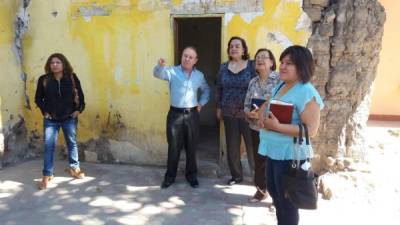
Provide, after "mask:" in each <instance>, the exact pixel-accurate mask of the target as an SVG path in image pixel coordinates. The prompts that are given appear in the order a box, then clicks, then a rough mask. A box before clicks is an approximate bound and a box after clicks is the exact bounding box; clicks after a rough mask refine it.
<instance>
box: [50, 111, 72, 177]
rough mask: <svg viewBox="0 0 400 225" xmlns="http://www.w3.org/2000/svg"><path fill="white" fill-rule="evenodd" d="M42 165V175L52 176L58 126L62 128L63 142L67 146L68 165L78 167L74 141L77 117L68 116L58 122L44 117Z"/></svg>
mask: <svg viewBox="0 0 400 225" xmlns="http://www.w3.org/2000/svg"><path fill="white" fill-rule="evenodd" d="M43 123H44V124H43V128H44V166H43V176H52V175H53V173H54V150H55V148H56V142H57V136H58V132H59V130H60V128H61V129H62V130H63V133H64V138H65V142H66V143H67V147H68V161H69V167H70V168H73V169H77V168H79V159H78V145H77V142H76V127H77V124H78V119H77V118H69V119H67V120H65V121H62V122H58V121H54V120H49V119H44V122H43Z"/></svg>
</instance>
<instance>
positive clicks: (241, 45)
mask: <svg viewBox="0 0 400 225" xmlns="http://www.w3.org/2000/svg"><path fill="white" fill-rule="evenodd" d="M227 52H228V56H229V61H227V62H225V63H223V64H222V65H221V67H220V70H219V75H218V79H217V93H216V99H217V118H218V119H219V120H221V119H223V120H224V126H225V136H226V145H227V159H228V166H229V170H230V172H231V175H232V178H231V179H230V180H229V181H228V184H229V185H233V184H236V183H240V182H242V181H243V172H242V164H241V163H240V142H241V136H243V139H244V142H245V144H246V150H247V158H248V161H249V166H250V169H251V170H253V168H254V159H253V151H257V149H253V144H252V143H251V132H250V128H249V125H248V123H247V121H246V119H245V114H244V111H243V104H244V99H245V97H246V92H247V87H248V85H249V82H250V80H251V79H252V78H253V77H255V76H256V74H255V68H254V62H253V61H250V60H249V58H250V57H249V53H248V49H247V45H246V42H245V40H243V38H240V37H232V38H231V39H230V40H229V42H228V49H227Z"/></svg>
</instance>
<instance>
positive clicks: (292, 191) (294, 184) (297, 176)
mask: <svg viewBox="0 0 400 225" xmlns="http://www.w3.org/2000/svg"><path fill="white" fill-rule="evenodd" d="M303 128H304V133H305V139H306V145H309V144H310V139H309V136H308V129H307V126H306V125H305V124H299V137H298V138H294V143H295V154H296V156H295V157H294V159H293V161H292V163H291V165H290V166H289V169H288V172H287V174H286V175H284V177H283V190H284V194H285V197H286V198H287V199H289V200H290V202H291V203H292V204H293V205H294V206H295V207H297V208H299V209H316V208H317V200H318V175H317V174H315V173H314V171H313V170H312V167H311V160H310V159H307V160H299V157H298V154H299V153H298V147H299V146H301V144H302V143H303V131H302V130H303Z"/></svg>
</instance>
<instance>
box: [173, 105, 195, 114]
mask: <svg viewBox="0 0 400 225" xmlns="http://www.w3.org/2000/svg"><path fill="white" fill-rule="evenodd" d="M169 109H170V110H171V111H174V112H180V113H190V112H193V111H195V110H197V107H192V108H178V107H174V106H171V107H169Z"/></svg>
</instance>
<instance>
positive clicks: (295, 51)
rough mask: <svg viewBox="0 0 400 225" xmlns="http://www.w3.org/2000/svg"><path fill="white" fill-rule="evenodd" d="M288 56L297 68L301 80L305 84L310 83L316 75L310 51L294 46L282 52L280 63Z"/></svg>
mask: <svg viewBox="0 0 400 225" xmlns="http://www.w3.org/2000/svg"><path fill="white" fill-rule="evenodd" d="M286 56H289V57H290V60H291V61H292V62H293V64H294V65H295V66H296V70H297V73H298V75H299V78H300V80H301V81H302V82H303V83H307V82H308V81H310V80H311V77H312V76H313V75H314V68H315V64H314V59H313V56H312V54H311V52H310V50H308V49H307V48H305V47H303V46H299V45H293V46H290V47H289V48H287V49H285V50H284V51H283V52H282V54H281V56H280V57H279V61H281V62H282V59H283V58H284V57H286Z"/></svg>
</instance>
